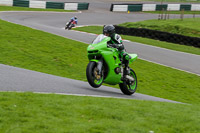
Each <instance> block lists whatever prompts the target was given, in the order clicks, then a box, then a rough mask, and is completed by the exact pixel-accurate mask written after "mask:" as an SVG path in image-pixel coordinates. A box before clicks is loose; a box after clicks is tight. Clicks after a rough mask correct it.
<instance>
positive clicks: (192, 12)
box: [143, 11, 200, 18]
mask: <svg viewBox="0 0 200 133" xmlns="http://www.w3.org/2000/svg"><path fill="white" fill-rule="evenodd" d="M143 12H144V13H155V14H163V15H164V16H165V14H181V13H182V12H181V11H167V12H166V11H164V12H163V11H143ZM184 14H200V11H184ZM169 18H173V16H169Z"/></svg>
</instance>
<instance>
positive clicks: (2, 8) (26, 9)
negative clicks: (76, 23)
mask: <svg viewBox="0 0 200 133" xmlns="http://www.w3.org/2000/svg"><path fill="white" fill-rule="evenodd" d="M0 11H54V12H76V11H71V10H63V9H39V8H28V7H17V6H0Z"/></svg>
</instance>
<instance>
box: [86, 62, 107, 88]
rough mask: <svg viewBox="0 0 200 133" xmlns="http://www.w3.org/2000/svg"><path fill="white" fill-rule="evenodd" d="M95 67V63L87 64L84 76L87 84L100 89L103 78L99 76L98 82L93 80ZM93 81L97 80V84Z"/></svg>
mask: <svg viewBox="0 0 200 133" xmlns="http://www.w3.org/2000/svg"><path fill="white" fill-rule="evenodd" d="M96 66H97V63H96V62H89V63H88V65H87V69H86V76H87V80H88V83H89V84H90V85H91V86H92V87H94V88H98V87H100V86H101V85H102V83H103V76H101V79H100V80H97V79H96V78H95V75H94V69H95V68H96ZM95 80H97V83H95Z"/></svg>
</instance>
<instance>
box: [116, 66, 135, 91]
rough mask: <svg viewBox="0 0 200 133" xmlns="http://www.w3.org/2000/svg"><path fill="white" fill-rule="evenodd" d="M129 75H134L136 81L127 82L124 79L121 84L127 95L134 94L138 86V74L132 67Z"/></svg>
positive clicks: (121, 88)
mask: <svg viewBox="0 0 200 133" xmlns="http://www.w3.org/2000/svg"><path fill="white" fill-rule="evenodd" d="M129 76H131V77H133V78H134V79H135V81H134V82H127V81H124V82H123V83H120V84H119V87H120V90H121V91H122V92H123V93H124V94H125V95H132V94H133V93H135V91H136V88H137V76H136V74H135V72H134V71H133V69H130V74H129Z"/></svg>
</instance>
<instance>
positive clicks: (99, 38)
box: [92, 34, 107, 44]
mask: <svg viewBox="0 0 200 133" xmlns="http://www.w3.org/2000/svg"><path fill="white" fill-rule="evenodd" d="M106 37H107V36H105V35H103V34H100V35H98V36H97V38H96V39H94V41H93V42H92V44H97V43H100V42H101V41H102V40H103V39H104V38H106Z"/></svg>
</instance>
